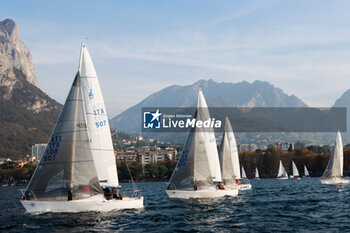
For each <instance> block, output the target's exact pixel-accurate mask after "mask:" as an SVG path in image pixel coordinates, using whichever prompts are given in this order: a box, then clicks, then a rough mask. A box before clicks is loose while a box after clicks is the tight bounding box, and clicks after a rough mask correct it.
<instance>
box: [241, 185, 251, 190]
mask: <svg viewBox="0 0 350 233" xmlns="http://www.w3.org/2000/svg"><path fill="white" fill-rule="evenodd" d="M238 188H239V190H242V191H244V190H249V189H252V185H251V184H240V185H238Z"/></svg>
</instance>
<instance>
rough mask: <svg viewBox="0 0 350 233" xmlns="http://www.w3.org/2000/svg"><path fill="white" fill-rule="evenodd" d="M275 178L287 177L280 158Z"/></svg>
mask: <svg viewBox="0 0 350 233" xmlns="http://www.w3.org/2000/svg"><path fill="white" fill-rule="evenodd" d="M277 179H288V174H287V172H286V169H285V168H284V167H283V164H282V161H281V160H280V165H279V167H278V174H277Z"/></svg>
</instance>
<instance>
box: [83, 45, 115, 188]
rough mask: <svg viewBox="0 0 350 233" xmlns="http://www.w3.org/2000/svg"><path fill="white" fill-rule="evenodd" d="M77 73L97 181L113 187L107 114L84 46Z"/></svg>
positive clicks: (111, 145)
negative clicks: (80, 85)
mask: <svg viewBox="0 0 350 233" xmlns="http://www.w3.org/2000/svg"><path fill="white" fill-rule="evenodd" d="M79 73H80V77H81V82H82V92H83V97H84V98H83V99H84V106H85V113H86V119H87V124H88V126H89V127H88V129H89V136H90V145H91V149H92V154H93V158H94V161H95V166H96V170H97V175H98V179H99V182H100V185H101V186H113V187H115V186H118V185H119V182H118V174H117V167H116V162H115V155H114V149H113V144H112V138H111V132H110V127H109V122H108V117H107V111H106V107H105V104H104V100H103V97H102V92H101V89H100V84H99V82H98V78H97V75H96V71H95V67H94V64H93V63H92V60H91V57H90V54H89V51H88V50H87V48H86V46H85V43H83V44H82V46H81V55H80V65H79Z"/></svg>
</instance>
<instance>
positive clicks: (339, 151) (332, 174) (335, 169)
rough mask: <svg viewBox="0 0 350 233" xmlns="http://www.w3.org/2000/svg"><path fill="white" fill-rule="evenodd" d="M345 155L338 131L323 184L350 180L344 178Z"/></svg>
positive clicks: (342, 182)
mask: <svg viewBox="0 0 350 233" xmlns="http://www.w3.org/2000/svg"><path fill="white" fill-rule="evenodd" d="M343 156H344V155H343V141H342V138H341V135H340V132H339V131H338V133H337V138H336V140H335V147H334V150H333V153H332V155H331V157H330V159H329V162H328V165H327V168H326V170H325V171H324V173H323V176H322V178H321V183H322V184H346V183H349V182H350V180H346V179H342V176H343V166H344V161H343V160H344V158H343Z"/></svg>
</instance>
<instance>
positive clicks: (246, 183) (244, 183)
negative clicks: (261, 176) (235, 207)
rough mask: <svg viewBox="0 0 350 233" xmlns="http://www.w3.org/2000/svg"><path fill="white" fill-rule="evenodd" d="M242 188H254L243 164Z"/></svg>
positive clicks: (240, 187)
mask: <svg viewBox="0 0 350 233" xmlns="http://www.w3.org/2000/svg"><path fill="white" fill-rule="evenodd" d="M240 183H241V184H240V186H239V189H240V190H247V189H252V185H251V184H250V183H249V180H248V178H247V174H246V173H245V170H244V167H243V166H242V180H241V181H240Z"/></svg>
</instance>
